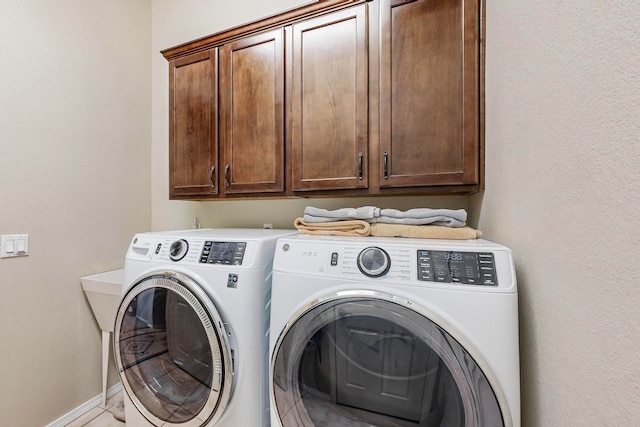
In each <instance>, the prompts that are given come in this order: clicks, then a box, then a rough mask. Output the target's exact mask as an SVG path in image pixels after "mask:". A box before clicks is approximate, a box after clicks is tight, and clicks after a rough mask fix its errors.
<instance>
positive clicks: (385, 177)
mask: <svg viewBox="0 0 640 427" xmlns="http://www.w3.org/2000/svg"><path fill="white" fill-rule="evenodd" d="M388 160H389V153H387V152H386V151H385V152H384V153H383V160H382V164H383V165H384V166H383V167H384V179H389V169H388V165H387V163H388Z"/></svg>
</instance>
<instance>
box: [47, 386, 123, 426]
mask: <svg viewBox="0 0 640 427" xmlns="http://www.w3.org/2000/svg"><path fill="white" fill-rule="evenodd" d="M120 390H122V383H118V384H116V385H114V386H112V387H110V388H108V389H107V398H109V397H111V396H113V395H114V394H116V393H118V392H119V391H120ZM101 404H102V393H100V394H99V395H97V396H96V397H94V398H93V399H91V400H88V401H87V402H85V403H83V404H82V405H80V406H78V407H77V408H75V409H73V410H72V411H70V412H67V413H66V414H64V415H63V416H61V417H60V418H58V419H57V420H55V421H54V422H52V423H51V424H47V425H46V426H45V427H64V426H65V425H67V424H69V423H70V422H71V421H73V420H75V419H76V418H78V417H80V416H81V415H83V414H85V413H86V412H89V411H90V410H92V409H93V408H95V407H97V406H100V405H101Z"/></svg>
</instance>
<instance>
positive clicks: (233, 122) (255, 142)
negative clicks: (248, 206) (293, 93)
mask: <svg viewBox="0 0 640 427" xmlns="http://www.w3.org/2000/svg"><path fill="white" fill-rule="evenodd" d="M283 33H284V30H283V29H282V28H280V29H277V30H274V31H270V32H268V33H263V34H259V35H255V36H249V37H244V38H241V39H239V40H236V41H234V42H231V43H229V44H226V45H224V46H222V47H221V48H220V107H221V110H220V111H221V132H220V138H221V144H220V145H221V147H222V149H223V150H222V152H221V163H220V165H221V168H222V170H221V172H220V173H221V175H220V176H221V178H220V179H221V180H222V182H221V185H223V186H224V192H225V193H226V194H233V193H257V192H261V193H263V192H282V191H284V78H285V73H284V70H285V67H284V43H283ZM223 165H224V166H223Z"/></svg>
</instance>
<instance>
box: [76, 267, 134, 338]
mask: <svg viewBox="0 0 640 427" xmlns="http://www.w3.org/2000/svg"><path fill="white" fill-rule="evenodd" d="M123 278H124V270H113V271H107V272H105V273H100V274H94V275H92V276H86V277H82V278H81V279H80V281H81V282H82V289H83V290H84V292H85V294H87V298H88V299H89V304H91V309H92V310H93V314H94V315H95V316H96V320H97V321H98V325H100V329H102V330H103V331H109V332H113V323H114V321H115V320H116V313H117V311H118V304H119V303H120V298H121V297H122V281H123Z"/></svg>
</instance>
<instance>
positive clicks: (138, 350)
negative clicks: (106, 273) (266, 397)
mask: <svg viewBox="0 0 640 427" xmlns="http://www.w3.org/2000/svg"><path fill="white" fill-rule="evenodd" d="M114 341H115V344H114V347H115V356H116V365H117V368H118V372H119V374H120V378H121V380H122V384H123V386H124V388H125V391H126V392H127V394H128V395H129V397H130V398H131V400H132V401H133V403H134V404H135V406H136V407H137V408H138V410H139V411H140V412H141V413H142V414H143V415H144V416H145V418H147V419H148V420H149V421H150V422H152V423H153V424H154V425H156V426H160V425H162V426H173V425H175V426H183V427H200V426H203V425H205V423H206V422H208V421H213V420H216V419H218V418H219V417H220V416H221V415H222V413H223V411H224V409H225V407H226V406H227V404H228V402H229V398H230V394H231V389H232V383H231V382H232V381H231V378H232V376H231V374H232V372H231V370H232V360H231V356H232V353H231V349H230V346H229V342H228V340H227V334H226V333H225V330H224V327H223V323H222V320H221V318H220V315H219V313H218V312H217V310H216V309H215V307H214V306H213V304H212V303H211V301H210V300H209V298H208V297H207V296H206V294H205V293H204V292H203V291H202V289H201V288H200V287H199V286H198V285H197V284H196V283H195V282H194V281H192V280H191V279H190V278H189V277H187V276H185V275H183V274H179V273H175V272H164V273H160V274H154V275H150V276H148V277H145V278H143V279H141V280H140V281H139V282H138V283H136V284H135V285H134V286H133V287H132V288H131V290H130V291H129V292H128V293H127V295H126V296H125V297H124V299H123V302H122V303H121V304H120V308H119V310H118V314H117V317H116V325H115V336H114Z"/></svg>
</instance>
